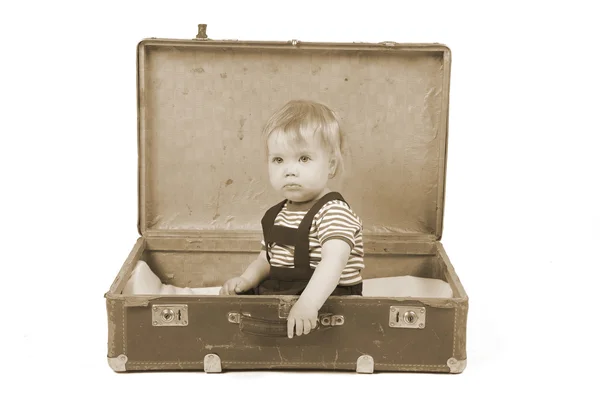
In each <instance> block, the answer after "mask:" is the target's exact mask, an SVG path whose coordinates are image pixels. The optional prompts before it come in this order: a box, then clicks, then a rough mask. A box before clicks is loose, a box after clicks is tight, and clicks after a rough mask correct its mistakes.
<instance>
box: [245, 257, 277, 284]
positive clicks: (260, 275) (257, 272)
mask: <svg viewBox="0 0 600 400" xmlns="http://www.w3.org/2000/svg"><path fill="white" fill-rule="evenodd" d="M269 271H270V265H269V261H267V252H266V251H265V250H262V251H261V252H260V253H259V254H258V257H256V260H254V261H252V262H251V263H250V265H248V268H246V271H244V273H243V274H242V275H241V277H242V278H244V279H246V280H248V282H249V283H250V284H251V286H250V287H249V288H247V289H250V288H253V287H255V286H257V285H258V284H259V283H261V282H262V281H264V280H265V279H267V277H268V276H269Z"/></svg>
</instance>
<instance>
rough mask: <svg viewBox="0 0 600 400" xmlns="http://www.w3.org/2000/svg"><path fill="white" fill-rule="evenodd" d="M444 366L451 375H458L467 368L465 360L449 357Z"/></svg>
mask: <svg viewBox="0 0 600 400" xmlns="http://www.w3.org/2000/svg"><path fill="white" fill-rule="evenodd" d="M446 364H447V365H448V367H449V368H450V373H451V374H460V373H462V372H463V371H464V370H465V368H466V367H467V359H466V358H465V359H464V360H457V359H456V358H454V357H451V358H449V359H448V362H447V363H446Z"/></svg>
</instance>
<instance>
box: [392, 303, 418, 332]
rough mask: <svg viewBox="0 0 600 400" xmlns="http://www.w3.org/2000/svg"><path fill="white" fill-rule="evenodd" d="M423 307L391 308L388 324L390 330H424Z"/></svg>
mask: <svg viewBox="0 0 600 400" xmlns="http://www.w3.org/2000/svg"><path fill="white" fill-rule="evenodd" d="M425 317H426V312H425V307H414V306H391V307H390V315H389V324H390V327H392V328H411V329H423V328H425V319H426V318H425Z"/></svg>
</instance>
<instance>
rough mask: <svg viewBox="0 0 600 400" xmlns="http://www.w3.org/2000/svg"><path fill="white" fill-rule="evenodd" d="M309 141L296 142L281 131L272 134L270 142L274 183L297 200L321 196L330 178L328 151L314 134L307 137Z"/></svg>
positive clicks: (272, 179)
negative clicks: (289, 141) (293, 143)
mask: <svg viewBox="0 0 600 400" xmlns="http://www.w3.org/2000/svg"><path fill="white" fill-rule="evenodd" d="M306 142H307V143H306V145H303V146H301V147H297V146H292V145H289V144H288V143H286V141H285V140H282V139H280V138H279V137H278V136H277V135H271V136H270V137H269V140H268V142H267V145H268V149H269V159H268V161H269V178H270V180H271V185H272V186H273V188H274V189H275V190H276V191H277V192H279V193H281V194H282V195H283V197H285V198H286V199H288V200H291V201H294V202H304V201H311V200H313V199H315V198H317V197H319V196H320V194H321V193H322V192H323V191H324V190H325V188H326V187H327V182H328V181H329V173H330V171H331V166H330V158H329V154H328V152H327V151H325V150H324V149H323V148H321V146H320V145H319V143H318V142H316V141H315V140H314V139H313V138H307V140H306Z"/></svg>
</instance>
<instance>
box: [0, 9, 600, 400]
mask: <svg viewBox="0 0 600 400" xmlns="http://www.w3.org/2000/svg"><path fill="white" fill-rule="evenodd" d="M119 3H120V4H119ZM119 3H117V2H116V1H114V2H113V1H104V2H97V3H91V2H75V1H74V2H72V3H71V4H67V3H66V2H63V1H47V2H39V3H35V2H26V1H20V2H17V1H14V2H5V3H3V5H2V9H1V10H0V14H1V16H0V31H1V34H2V48H1V50H0V59H1V61H0V69H1V74H0V80H1V84H0V98H1V107H2V108H1V109H2V113H1V116H0V133H1V137H2V143H1V146H0V152H1V154H0V155H1V158H0V163H1V169H0V171H1V174H2V185H1V188H2V189H1V191H2V195H1V196H0V201H1V202H2V208H1V211H2V219H3V221H2V228H1V229H0V232H1V233H0V234H1V235H2V241H1V243H2V252H1V254H2V256H1V258H0V260H1V261H0V265H1V267H2V278H3V280H2V289H1V290H0V293H1V294H0V296H1V298H2V303H1V305H2V307H1V310H2V312H1V314H0V326H1V328H0V334H1V335H2V336H1V341H0V343H1V345H2V353H1V354H2V355H1V357H2V361H1V362H0V368H1V370H2V373H1V376H2V381H3V382H4V384H3V389H4V390H6V391H14V393H13V394H12V395H11V396H10V397H5V398H13V397H18V398H33V397H39V396H43V395H47V394H57V395H58V396H60V397H64V398H80V397H90V398H105V399H107V398H115V397H117V396H118V397H130V398H132V397H133V396H137V397H139V398H144V399H152V398H160V397H166V396H170V397H172V398H174V397H176V396H179V397H180V398H189V397H196V398H199V397H203V398H211V397H225V398H230V397H231V398H233V397H236V398H255V397H259V398H263V397H266V398H284V397H285V398H289V397H291V398H300V397H307V396H310V397H313V398H314V397H315V396H316V397H317V398H320V397H324V398H325V397H334V398H338V397H342V396H346V397H348V396H351V397H352V398H354V397H359V398H365V396H369V394H370V393H377V394H378V395H380V396H381V397H384V396H385V398H392V397H393V398H405V399H408V398H417V397H418V398H458V397H459V396H460V397H461V398H503V397H519V398H520V397H522V396H524V395H525V394H527V395H536V397H539V396H542V395H552V394H556V395H573V397H576V396H577V397H581V398H584V397H588V398H589V397H593V396H597V394H598V388H597V385H596V382H597V381H595V380H594V378H596V376H597V373H598V371H599V370H598V356H599V355H600V354H599V352H598V337H599V334H598V333H599V332H598V328H597V327H596V326H597V324H596V321H597V320H598V316H597V315H598V301H597V300H596V299H597V298H598V296H597V292H598V290H597V288H598V278H599V274H598V267H600V261H599V258H598V257H599V255H600V252H599V249H600V246H599V240H600V236H599V233H598V231H599V227H600V211H599V207H598V203H599V200H600V199H599V197H600V196H599V194H600V191H599V188H598V186H599V184H600V167H599V164H598V161H597V158H598V153H599V149H600V139H599V136H600V135H599V134H600V128H599V124H600V119H599V118H598V115H599V112H600V107H599V106H600V100H599V93H600V78H599V77H600V74H599V72H598V71H599V70H600V66H599V65H600V63H599V61H600V59H599V56H598V54H599V53H600V52H599V50H598V38H600V30H599V28H598V26H599V24H598V21H597V17H598V13H597V11H595V10H593V9H592V8H591V7H592V6H587V5H586V6H583V5H581V4H584V2H574V1H570V2H568V3H567V2H564V3H554V2H541V1H540V2H539V4H537V5H534V3H533V2H528V3H527V4H525V2H520V1H519V2H511V1H506V0H505V1H501V2H494V3H492V2H475V1H474V2H471V3H467V2H457V1H440V2H435V3H434V2H426V1H416V0H414V1H411V2H402V1H390V2H388V3H385V2H381V1H374V0H371V1H362V2H357V3H355V5H351V4H350V2H337V3H336V2H331V1H325V0H321V1H297V2H284V1H278V2H271V3H267V2H258V1H247V2H238V3H233V2H230V1H223V2H218V1H215V0H213V1H210V2H208V1H200V0H197V1H193V2H178V1H149V0H148V1H144V2H135V3H134V2H132V1H128V2H125V1H123V2H119ZM17 4H18V5H17ZM117 4H119V5H117ZM567 4H568V5H567ZM589 4H592V2H589ZM198 23H206V24H208V35H209V37H211V38H213V39H249V40H290V39H299V40H303V41H342V42H343V41H350V42H352V41H363V42H380V41H385V40H391V41H397V42H441V43H444V44H447V45H448V46H449V47H450V48H451V49H452V56H453V59H452V77H451V96H450V123H449V148H448V151H449V156H448V168H447V192H446V205H445V207H446V208H445V220H444V236H443V238H442V242H443V243H444V245H445V247H446V249H447V251H448V253H449V256H450V259H451V260H452V262H453V264H454V267H455V268H456V270H457V272H458V274H459V276H460V277H461V280H462V282H463V284H464V286H465V288H466V290H467V293H468V295H469V298H470V310H469V321H468V339H467V346H468V347H467V351H468V366H467V369H466V370H465V372H464V373H463V374H461V375H433V374H375V375H370V376H367V375H359V376H357V375H356V374H354V373H326V374H324V373H283V372H254V373H233V372H230V373H225V374H221V375H205V374H204V373H200V372H193V373H166V374H165V373H142V374H116V373H114V372H113V371H112V370H111V369H110V368H109V367H108V365H107V362H106V350H107V348H106V340H107V323H106V308H105V300H104V298H103V294H104V293H105V292H106V291H107V290H108V288H109V286H110V285H111V283H112V281H113V279H114V277H115V276H116V273H117V271H118V270H119V268H120V266H121V265H122V263H123V261H124V260H125V258H126V256H127V255H128V253H129V251H130V250H131V248H132V246H133V243H134V241H135V239H136V238H137V236H138V234H137V231H136V223H137V186H136V185H137V177H136V173H137V170H136V168H137V138H136V129H137V125H136V65H135V49H136V44H137V42H138V41H139V40H140V39H142V38H146V37H152V36H156V37H163V38H193V37H195V35H196V33H197V24H198ZM593 370H595V373H593ZM319 384H324V386H322V387H320V388H319V387H318V385H319ZM584 393H586V394H587V395H584ZM592 393H594V394H593V395H592ZM578 395H579V396H578ZM596 398H597V397H596Z"/></svg>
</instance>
